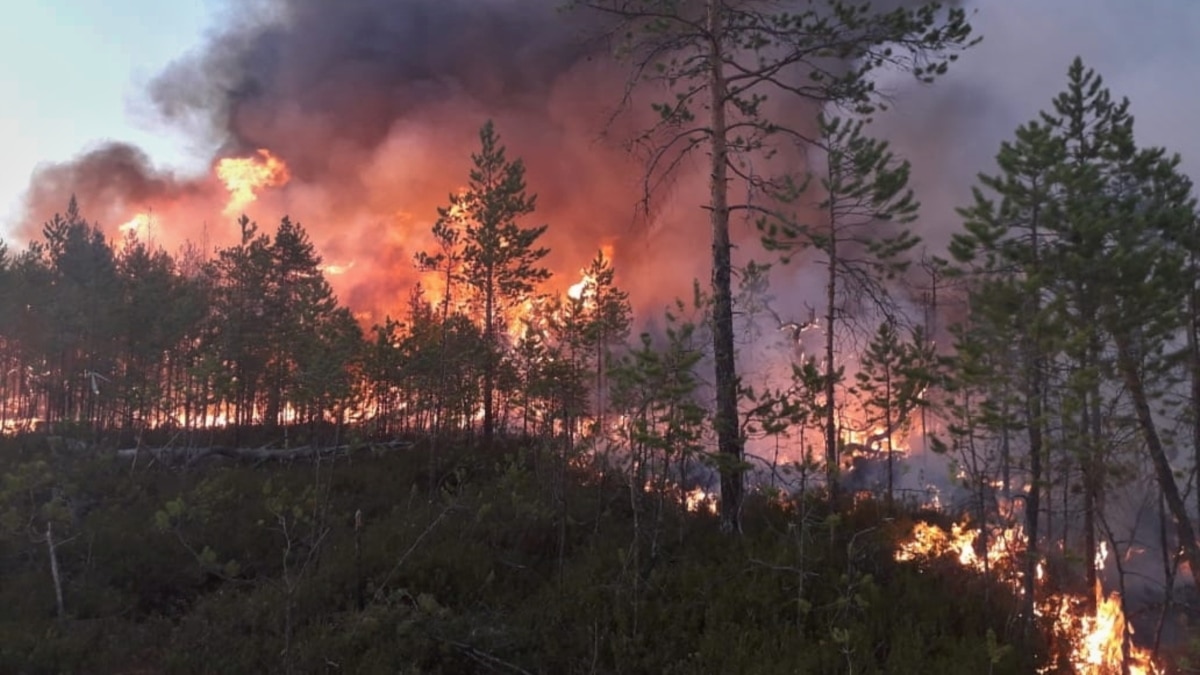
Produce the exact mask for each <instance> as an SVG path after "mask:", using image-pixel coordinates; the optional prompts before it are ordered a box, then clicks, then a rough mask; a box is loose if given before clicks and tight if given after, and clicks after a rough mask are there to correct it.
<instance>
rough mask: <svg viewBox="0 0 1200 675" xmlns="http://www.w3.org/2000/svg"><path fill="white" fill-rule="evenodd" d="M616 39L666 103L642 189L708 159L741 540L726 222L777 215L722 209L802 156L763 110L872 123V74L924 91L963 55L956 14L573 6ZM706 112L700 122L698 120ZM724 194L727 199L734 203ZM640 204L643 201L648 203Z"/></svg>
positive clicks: (732, 500)
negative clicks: (804, 106) (790, 106)
mask: <svg viewBox="0 0 1200 675" xmlns="http://www.w3.org/2000/svg"><path fill="white" fill-rule="evenodd" d="M571 4H572V5H574V6H580V7H586V8H589V9H591V10H593V11H594V12H595V13H596V14H597V15H599V16H600V17H601V22H602V23H604V25H605V26H606V28H609V29H611V33H610V34H611V35H616V36H624V39H623V40H622V41H621V43H620V45H619V48H618V49H619V53H621V54H622V55H624V56H627V57H628V58H629V59H631V60H632V61H633V62H634V67H633V75H632V77H631V85H632V84H634V83H636V82H638V81H639V80H642V79H643V78H646V79H653V80H656V81H657V82H659V83H662V84H665V85H666V87H667V89H668V90H669V92H670V98H669V99H668V100H667V101H665V102H662V103H657V104H654V109H655V111H656V112H657V113H658V115H659V119H660V121H659V122H658V123H656V124H655V125H654V126H653V127H652V128H650V129H647V130H646V131H645V133H643V134H641V135H640V136H639V137H638V139H637V141H638V142H639V144H640V145H642V146H644V147H647V148H648V150H649V155H650V165H649V167H648V173H647V192H648V193H649V191H650V189H651V188H652V186H653V185H654V184H655V183H656V182H657V181H658V180H660V179H661V178H663V174H669V173H670V172H671V171H672V170H673V169H674V168H676V167H678V166H680V165H681V164H682V163H683V161H684V160H685V159H686V158H687V156H688V155H690V154H691V153H693V152H701V153H705V152H706V153H707V155H708V161H707V162H706V165H707V167H708V170H709V198H708V201H707V203H705V204H703V205H702V207H703V208H704V209H706V210H707V211H708V221H709V229H710V236H711V238H712V285H711V289H712V298H713V315H712V320H711V323H712V339H713V354H712V357H713V364H714V370H715V380H714V386H715V389H716V392H715V393H716V415H715V418H714V425H715V427H716V432H717V446H718V457H719V459H720V461H719V462H718V464H719V467H720V471H721V513H722V520H721V524H722V528H723V529H725V530H726V531H740V528H741V523H740V513H741V501H742V493H743V490H744V485H743V478H742V474H743V471H744V467H743V458H742V454H743V448H744V439H743V438H742V436H741V433H740V430H739V422H738V418H739V411H738V390H739V384H738V370H737V363H736V357H735V348H734V324H733V314H734V313H733V288H732V270H733V261H732V251H731V249H732V240H731V238H730V218H731V216H732V215H733V214H734V213H737V212H739V211H741V212H747V213H763V212H764V211H765V213H766V214H767V217H768V218H771V219H777V218H778V217H779V214H778V213H777V210H776V209H775V208H774V205H767V206H764V205H762V204H759V203H754V202H752V201H749V200H747V201H745V202H738V201H736V197H735V198H733V199H731V189H732V188H731V185H732V184H734V183H735V182H737V183H740V184H741V186H742V187H744V188H745V190H746V192H747V193H748V194H755V193H766V194H771V193H778V192H782V191H784V190H785V189H786V188H787V187H788V186H789V185H795V184H796V182H795V181H793V180H791V178H792V177H791V176H788V175H786V173H784V174H783V175H771V174H769V173H762V172H758V171H756V170H755V169H754V166H756V165H757V166H760V167H771V166H773V163H772V162H771V161H770V160H771V158H772V157H773V156H774V155H776V153H778V152H779V151H780V150H781V149H787V148H792V147H794V146H796V145H799V146H802V147H805V146H808V145H809V144H810V140H811V139H810V138H809V137H808V135H807V134H806V131H805V129H804V128H803V126H800V125H794V124H789V123H788V122H786V121H784V120H781V119H775V118H773V117H772V116H771V115H770V114H769V111H768V108H767V106H765V105H764V103H765V102H766V101H767V100H768V98H769V97H776V98H779V99H781V100H790V101H803V102H811V103H813V104H814V105H822V104H826V103H832V104H835V105H840V106H845V107H848V108H852V109H854V110H855V111H856V112H861V113H869V112H870V111H872V110H874V109H875V108H876V107H877V106H878V105H879V103H880V96H879V94H878V92H876V91H875V85H874V82H873V79H872V77H871V75H872V74H873V73H874V72H876V71H877V70H880V69H884V68H888V69H891V68H897V69H900V70H903V71H907V72H911V73H912V74H913V75H915V76H916V77H917V78H919V79H921V80H923V81H932V80H933V79H935V78H936V77H937V76H938V75H941V74H943V73H945V72H946V70H947V68H948V65H949V63H950V62H951V61H953V60H955V59H956V57H957V54H956V53H955V52H957V51H958V50H960V49H962V48H964V47H966V46H969V45H970V44H972V40H971V38H970V32H971V28H970V26H969V25H968V23H967V21H966V14H965V12H963V10H961V9H949V10H944V9H943V7H942V5H941V4H940V3H927V4H924V5H921V6H919V7H917V8H914V9H908V8H897V9H894V10H891V11H887V10H877V9H874V8H872V7H871V6H870V5H869V4H858V3H851V2H842V1H840V0H837V1H834V2H830V3H823V4H821V5H817V4H816V3H812V4H810V5H808V6H807V7H803V6H802V7H793V6H791V5H789V4H787V3H784V4H780V3H777V2H768V1H755V2H748V3H745V2H737V3H733V2H729V1H728V0H705V2H704V3H702V4H701V3H680V2H676V1H674V0H572V3H571ZM702 111H703V112H702ZM733 194H737V193H736V192H735V193H733ZM647 198H649V197H647Z"/></svg>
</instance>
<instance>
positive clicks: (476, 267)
mask: <svg viewBox="0 0 1200 675" xmlns="http://www.w3.org/2000/svg"><path fill="white" fill-rule="evenodd" d="M479 139H480V143H481V148H480V151H479V152H478V153H477V154H473V155H472V156H471V160H472V162H473V164H474V166H473V168H472V169H471V172H470V178H469V182H468V184H467V188H466V189H465V190H463V191H462V192H460V193H456V194H452V195H450V206H449V207H447V208H445V209H442V210H441V211H440V212H439V216H440V221H439V222H444V223H445V225H444V227H447V228H451V229H458V230H460V231H461V235H459V236H461V237H462V251H461V256H462V265H463V270H462V271H463V276H462V279H461V280H462V281H463V282H464V283H465V284H467V285H468V286H469V287H470V288H471V289H472V290H473V291H474V292H475V294H476V295H477V300H478V301H479V302H480V303H481V304H482V312H481V314H480V321H481V323H482V327H483V336H484V342H485V351H486V353H485V355H484V360H485V361H484V369H483V440H484V443H489V444H490V443H491V442H492V439H493V436H494V434H495V426H496V421H495V420H496V406H495V393H496V372H497V368H498V367H499V361H500V359H499V352H498V350H499V348H500V345H499V344H498V335H499V333H498V331H497V328H498V322H499V320H500V317H501V316H502V310H503V308H505V307H510V306H513V305H516V304H518V303H519V302H521V301H522V300H524V299H525V297H526V296H527V295H528V294H529V293H530V292H532V291H533V290H534V289H535V288H536V287H537V284H539V283H541V282H543V281H545V280H547V279H549V278H550V271H549V270H547V269H546V268H544V267H541V266H540V261H541V259H542V258H544V257H546V254H547V253H549V250H548V249H546V248H538V247H536V244H537V240H538V238H539V237H541V236H542V234H543V233H544V232H545V231H546V226H545V225H542V226H539V227H522V226H520V225H518V224H517V222H516V221H517V219H518V218H520V217H522V216H527V215H529V214H531V213H533V211H534V208H535V206H536V203H537V197H536V195H529V194H526V192H525V165H524V163H522V162H521V160H519V159H516V160H512V161H510V160H509V159H508V157H507V155H506V151H505V148H504V146H502V145H500V137H499V136H498V135H497V133H496V129H495V126H494V125H493V124H492V123H491V122H490V121H489V122H488V123H486V124H485V125H484V126H483V129H482V130H481V131H480V132H479ZM447 297H449V288H447Z"/></svg>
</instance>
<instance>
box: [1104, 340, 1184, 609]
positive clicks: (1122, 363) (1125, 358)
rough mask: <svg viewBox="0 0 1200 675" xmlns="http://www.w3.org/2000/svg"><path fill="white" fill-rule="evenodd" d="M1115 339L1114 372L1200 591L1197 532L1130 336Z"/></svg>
mask: <svg viewBox="0 0 1200 675" xmlns="http://www.w3.org/2000/svg"><path fill="white" fill-rule="evenodd" d="M1114 337H1115V338H1116V342H1117V368H1118V370H1119V371H1120V373H1121V378H1122V379H1123V380H1124V382H1125V387H1126V389H1127V390H1128V391H1129V396H1130V398H1131V399H1132V400H1133V409H1134V412H1135V414H1136V415H1137V420H1138V426H1140V427H1141V429H1142V436H1143V437H1144V440H1145V441H1146V451H1147V452H1148V453H1150V461H1151V463H1152V464H1153V465H1154V473H1155V476H1156V477H1157V478H1158V485H1159V487H1160V488H1162V493H1163V499H1164V500H1165V501H1166V503H1167V509H1168V510H1169V511H1170V512H1171V517H1172V519H1174V521H1175V531H1176V535H1177V536H1178V537H1179V546H1180V548H1182V549H1183V556H1184V559H1185V560H1187V563H1188V567H1189V569H1190V570H1191V572H1192V580H1193V581H1194V582H1195V583H1196V585H1197V586H1198V587H1200V546H1198V545H1197V543H1196V532H1195V530H1193V529H1192V520H1191V517H1190V516H1189V515H1188V511H1187V505H1186V504H1184V502H1183V497H1182V496H1181V495H1180V493H1179V487H1178V486H1177V485H1176V484H1175V474H1174V472H1173V471H1172V469H1171V463H1170V461H1168V460H1167V453H1166V448H1165V447H1164V446H1163V443H1162V438H1161V437H1160V436H1159V434H1158V427H1157V426H1156V425H1155V423H1154V417H1153V414H1152V413H1151V411H1150V397H1149V395H1148V394H1147V393H1146V388H1145V385H1144V383H1143V381H1142V376H1141V373H1140V372H1138V364H1137V362H1136V360H1135V359H1134V356H1133V351H1132V345H1131V344H1130V340H1129V336H1128V335H1125V334H1122V333H1120V332H1117V333H1116V334H1115V335H1114Z"/></svg>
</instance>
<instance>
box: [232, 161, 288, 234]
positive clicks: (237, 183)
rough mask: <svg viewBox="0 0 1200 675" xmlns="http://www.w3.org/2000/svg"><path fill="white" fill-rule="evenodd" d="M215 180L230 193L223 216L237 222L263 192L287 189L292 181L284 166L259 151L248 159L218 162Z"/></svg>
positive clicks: (281, 162) (285, 165) (282, 163)
mask: <svg viewBox="0 0 1200 675" xmlns="http://www.w3.org/2000/svg"><path fill="white" fill-rule="evenodd" d="M216 174H217V178H219V179H220V180H221V182H222V183H224V184H225V189H227V190H229V203H228V204H227V205H226V206H225V209H224V211H223V212H222V213H224V215H225V216H226V217H227V218H237V217H238V216H239V215H241V214H242V212H243V211H244V210H245V208H246V207H247V206H249V205H250V203H251V202H254V201H255V200H257V199H258V194H259V192H260V191H261V190H262V189H263V188H267V187H279V186H282V185H286V184H287V182H288V181H289V180H291V174H290V173H289V171H288V167H287V164H285V163H284V162H283V160H281V159H279V158H278V157H276V156H275V155H273V154H271V151H270V150H267V149H265V148H263V149H259V151H258V153H257V154H255V155H252V156H250V157H227V158H225V159H222V160H220V161H218V162H217V166H216Z"/></svg>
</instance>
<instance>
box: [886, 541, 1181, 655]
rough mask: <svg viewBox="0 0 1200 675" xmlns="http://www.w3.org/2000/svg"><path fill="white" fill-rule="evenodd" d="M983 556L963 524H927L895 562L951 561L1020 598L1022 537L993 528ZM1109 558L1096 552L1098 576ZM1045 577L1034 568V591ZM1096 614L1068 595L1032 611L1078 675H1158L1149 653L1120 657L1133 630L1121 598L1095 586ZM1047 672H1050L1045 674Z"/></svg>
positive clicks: (1043, 601)
mask: <svg viewBox="0 0 1200 675" xmlns="http://www.w3.org/2000/svg"><path fill="white" fill-rule="evenodd" d="M989 534H990V538H989V544H988V547H987V552H986V554H984V555H981V554H980V553H979V545H978V544H977V539H978V538H979V535H980V531H979V530H978V529H975V528H971V527H970V526H969V525H968V524H966V523H956V524H954V525H953V526H951V529H950V531H949V532H947V531H946V530H944V529H942V528H940V527H938V526H937V525H932V524H929V523H925V522H919V523H917V524H916V525H915V526H914V527H913V530H912V533H911V534H910V538H909V539H908V540H907V541H905V542H904V543H903V544H901V545H900V548H899V549H898V550H897V551H896V554H895V559H896V560H898V561H921V560H933V559H938V558H952V559H954V560H957V561H958V563H959V564H960V565H962V566H963V567H966V568H969V569H972V570H974V571H976V572H979V573H988V574H991V575H993V576H994V578H996V579H999V580H1002V581H1005V582H1007V585H1008V586H1009V587H1010V588H1011V589H1012V590H1013V592H1014V593H1018V594H1019V593H1021V592H1022V588H1023V584H1022V582H1021V572H1020V568H1021V566H1020V564H1018V561H1019V558H1020V556H1021V555H1023V554H1024V551H1025V548H1026V539H1025V534H1024V531H1023V530H1022V528H1021V527H1020V526H1019V525H1017V526H1013V527H1010V528H1006V529H1000V528H991V529H990V531H989ZM1107 556H1108V546H1107V544H1102V545H1101V546H1100V549H1099V550H1098V551H1097V552H1096V556H1095V560H1094V563H1095V565H1096V568H1097V570H1101V569H1103V567H1104V561H1105V560H1106V559H1107ZM1043 582H1044V571H1043V568H1042V567H1041V566H1040V565H1039V567H1038V587H1039V589H1041V588H1044V584H1043ZM1093 592H1094V594H1095V605H1096V611H1095V612H1094V613H1092V612H1090V611H1088V609H1087V604H1088V603H1087V602H1085V600H1086V598H1084V597H1083V596H1081V595H1073V594H1068V593H1061V594H1050V595H1048V596H1047V597H1044V598H1039V599H1038V601H1037V602H1036V603H1035V605H1034V607H1035V609H1034V611H1035V613H1036V614H1037V615H1038V616H1039V617H1053V618H1054V629H1055V632H1056V634H1057V635H1059V636H1060V637H1061V638H1062V639H1063V640H1064V642H1065V643H1066V644H1067V646H1068V650H1069V653H1068V654H1067V655H1066V657H1067V660H1068V661H1069V662H1070V664H1071V667H1072V669H1073V671H1074V672H1075V673H1076V674H1077V675H1109V674H1111V673H1120V672H1122V662H1123V661H1124V666H1125V667H1126V668H1127V669H1128V671H1127V672H1129V673H1130V675H1159V674H1160V673H1162V672H1163V671H1161V670H1160V669H1159V668H1158V666H1156V665H1155V663H1154V662H1153V660H1152V659H1151V656H1150V653H1149V651H1147V650H1145V649H1142V648H1140V647H1137V646H1136V645H1133V644H1130V645H1129V657H1128V659H1125V657H1124V649H1123V647H1124V644H1125V638H1126V633H1127V632H1128V633H1130V634H1132V632H1133V630H1132V628H1131V627H1130V626H1128V624H1127V622H1126V620H1125V612H1124V609H1123V607H1122V604H1121V596H1120V594H1119V593H1116V592H1113V593H1109V594H1108V595H1107V596H1106V595H1105V594H1104V592H1103V590H1102V589H1101V587H1100V584H1099V581H1097V584H1096V587H1095V589H1093ZM1045 672H1050V671H1045Z"/></svg>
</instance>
